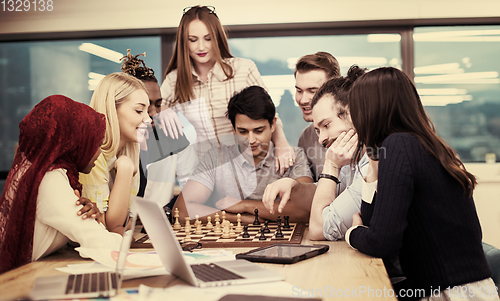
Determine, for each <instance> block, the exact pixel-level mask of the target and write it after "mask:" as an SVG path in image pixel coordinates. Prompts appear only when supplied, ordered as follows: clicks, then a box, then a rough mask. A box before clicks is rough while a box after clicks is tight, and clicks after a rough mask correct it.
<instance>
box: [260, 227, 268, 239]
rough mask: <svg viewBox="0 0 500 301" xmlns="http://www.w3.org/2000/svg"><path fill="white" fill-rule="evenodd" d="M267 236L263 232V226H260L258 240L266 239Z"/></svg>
mask: <svg viewBox="0 0 500 301" xmlns="http://www.w3.org/2000/svg"><path fill="white" fill-rule="evenodd" d="M266 239H267V237H266V234H264V227H262V228H260V236H259V240H266Z"/></svg>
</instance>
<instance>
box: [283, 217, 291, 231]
mask: <svg viewBox="0 0 500 301" xmlns="http://www.w3.org/2000/svg"><path fill="white" fill-rule="evenodd" d="M289 219H290V217H289V216H285V224H284V225H283V229H290V222H289V221H288V220H289Z"/></svg>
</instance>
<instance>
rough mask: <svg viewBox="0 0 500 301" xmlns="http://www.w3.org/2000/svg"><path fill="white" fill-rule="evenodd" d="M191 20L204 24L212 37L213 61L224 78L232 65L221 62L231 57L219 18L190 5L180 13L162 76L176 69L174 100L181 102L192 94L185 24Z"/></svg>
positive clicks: (191, 77) (228, 76)
mask: <svg viewBox="0 0 500 301" xmlns="http://www.w3.org/2000/svg"><path fill="white" fill-rule="evenodd" d="M194 20H200V21H201V22H203V23H204V24H205V26H206V27H207V29H208V32H209V33H210V36H211V38H212V51H213V54H214V56H215V60H216V62H217V63H219V64H220V66H221V67H222V70H223V71H224V74H225V75H226V76H227V78H228V79H229V78H233V77H234V70H233V68H232V67H231V66H230V65H229V64H228V63H226V62H224V59H227V58H232V57H233V55H232V54H231V53H230V52H229V43H228V42H227V35H226V32H225V31H224V28H223V27H222V24H221V23H220V20H219V18H218V17H217V15H216V14H214V13H211V12H210V10H209V9H208V8H207V7H206V6H193V7H192V8H191V9H190V10H189V11H187V12H186V13H184V15H183V16H182V19H181V22H180V24H179V26H178V27H177V34H176V37H175V49H174V53H173V55H172V58H171V59H170V63H169V64H168V67H167V70H166V71H165V76H167V75H168V74H169V73H170V72H172V71H173V70H175V69H177V81H176V83H175V95H174V103H184V102H187V101H189V100H190V99H191V98H193V97H194V92H193V86H194V81H193V75H192V73H191V69H192V66H193V63H192V61H191V60H192V59H191V57H190V56H189V46H188V35H189V32H188V27H189V24H191V22H193V21H194Z"/></svg>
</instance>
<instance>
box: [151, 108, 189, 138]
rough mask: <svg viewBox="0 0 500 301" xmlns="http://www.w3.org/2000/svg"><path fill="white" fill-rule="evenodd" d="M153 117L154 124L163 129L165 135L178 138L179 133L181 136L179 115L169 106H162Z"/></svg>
mask: <svg viewBox="0 0 500 301" xmlns="http://www.w3.org/2000/svg"><path fill="white" fill-rule="evenodd" d="M153 118H155V122H154V123H155V125H156V126H157V127H159V128H160V129H162V130H163V133H165V136H167V137H168V136H169V135H170V137H172V138H175V139H178V138H179V134H180V135H181V136H183V135H184V134H183V133H182V124H181V121H180V120H179V116H177V114H176V113H175V112H174V110H172V109H171V108H164V107H162V110H161V112H160V113H158V114H156V115H155V116H154V117H153Z"/></svg>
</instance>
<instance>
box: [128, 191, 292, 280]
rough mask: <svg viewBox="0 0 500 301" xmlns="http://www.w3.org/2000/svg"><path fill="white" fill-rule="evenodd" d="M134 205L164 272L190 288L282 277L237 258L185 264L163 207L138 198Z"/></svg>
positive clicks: (279, 278)
mask: <svg viewBox="0 0 500 301" xmlns="http://www.w3.org/2000/svg"><path fill="white" fill-rule="evenodd" d="M135 205H136V208H137V213H138V214H139V217H140V218H141V221H142V224H143V225H144V227H145V228H146V232H147V233H148V236H149V238H150V240H151V243H152V244H153V247H154V248H155V250H156V252H157V253H158V255H159V256H160V259H161V261H162V263H163V265H164V266H165V269H166V270H167V271H168V272H170V273H171V274H172V275H174V276H177V277H179V278H181V279H182V280H184V281H186V282H187V283H189V284H191V285H194V286H198V287H210V286H223V285H234V284H248V283H259V282H270V281H280V280H284V279H285V277H284V276H283V275H282V274H279V273H276V272H274V271H270V270H267V269H265V268H263V267H261V266H259V265H258V264H255V263H252V262H249V261H246V260H241V259H238V260H230V261H218V262H217V263H207V264H193V265H189V264H188V263H187V262H186V259H185V258H184V255H183V254H182V249H181V246H180V244H179V242H178V241H177V238H176V237H175V233H174V230H173V229H172V226H171V225H170V222H169V221H168V219H167V216H166V215H165V212H164V210H163V208H161V207H160V205H159V204H158V203H156V202H153V201H149V200H147V199H142V198H140V197H136V198H135Z"/></svg>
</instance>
